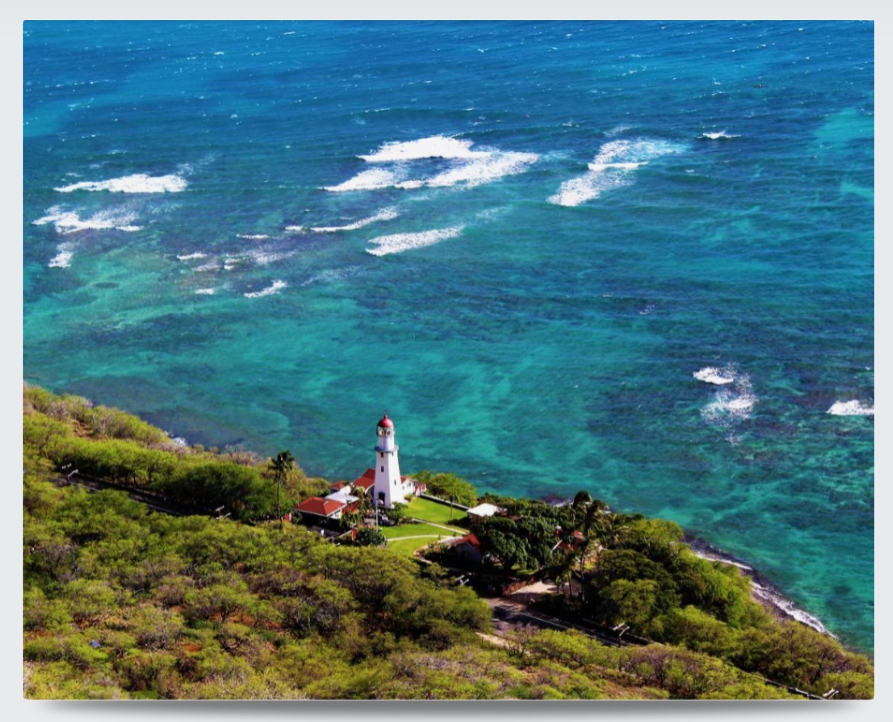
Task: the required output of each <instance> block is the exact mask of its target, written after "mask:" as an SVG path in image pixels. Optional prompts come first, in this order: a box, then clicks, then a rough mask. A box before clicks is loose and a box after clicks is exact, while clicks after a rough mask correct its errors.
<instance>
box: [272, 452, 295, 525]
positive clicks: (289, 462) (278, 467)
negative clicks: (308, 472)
mask: <svg viewBox="0 0 893 722" xmlns="http://www.w3.org/2000/svg"><path fill="white" fill-rule="evenodd" d="M294 466H295V457H294V456H292V455H291V452H290V451H288V449H286V450H285V451H280V452H279V453H278V454H276V456H274V457H273V458H272V459H270V463H269V465H268V468H269V469H270V470H271V471H272V472H273V473H274V474H275V475H276V516H277V517H278V518H279V531H282V509H281V507H280V503H279V496H280V494H281V490H282V480H283V479H284V478H285V477H286V476H288V472H289V471H290V470H291V469H293V468H294Z"/></svg>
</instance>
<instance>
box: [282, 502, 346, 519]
mask: <svg viewBox="0 0 893 722" xmlns="http://www.w3.org/2000/svg"><path fill="white" fill-rule="evenodd" d="M346 506H347V505H346V504H345V503H344V502H343V501H340V500H336V499H328V498H326V499H323V498H322V497H319V496H311V497H310V498H309V499H305V500H304V501H302V502H301V503H300V504H297V505H296V506H295V511H298V512H300V513H301V515H302V516H306V517H316V518H315V519H313V521H319V520H321V519H322V520H336V521H337V520H338V519H340V518H341V515H342V514H343V513H344V508H345V507H346ZM308 521H309V519H308Z"/></svg>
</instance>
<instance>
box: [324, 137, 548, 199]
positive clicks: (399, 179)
mask: <svg viewBox="0 0 893 722" xmlns="http://www.w3.org/2000/svg"><path fill="white" fill-rule="evenodd" d="M472 145H474V144H473V142H472V141H470V140H459V139H456V138H448V137H446V136H442V135H437V136H432V137H430V138H422V139H420V140H412V141H406V142H399V143H385V144H384V145H383V146H382V147H381V148H379V150H378V151H376V152H375V153H373V154H371V155H361V156H359V157H360V158H362V159H363V160H365V161H366V162H367V163H373V164H376V165H377V166H378V167H375V168H371V169H367V170H364V171H361V172H360V173H359V174H357V175H356V176H354V177H353V178H351V179H350V180H347V181H345V182H344V183H341V184H339V185H335V186H326V187H325V188H324V190H327V191H332V192H338V193H343V192H345V191H356V190H380V189H383V188H399V189H401V190H413V189H416V188H424V187H430V188H444V187H449V186H454V185H459V184H462V185H465V186H467V187H473V186H477V185H481V184H483V183H490V182H492V181H495V180H499V179H500V178H502V177H504V176H507V175H514V174H517V173H523V172H524V171H526V170H527V168H528V167H529V166H530V165H532V164H533V163H535V162H536V161H537V160H539V157H540V156H539V155H538V154H536V153H517V152H511V151H503V150H499V149H495V148H487V149H479V150H472V149H471V146H472ZM432 159H440V160H443V161H444V162H445V164H446V166H447V167H446V169H445V170H440V171H439V172H437V173H435V174H433V175H429V174H428V173H430V168H431V166H430V163H424V161H430V160H432ZM418 161H423V163H422V165H421V166H420V165H419V164H418ZM381 166H384V167H381ZM420 169H421V170H422V171H428V173H423V172H419V171H420Z"/></svg>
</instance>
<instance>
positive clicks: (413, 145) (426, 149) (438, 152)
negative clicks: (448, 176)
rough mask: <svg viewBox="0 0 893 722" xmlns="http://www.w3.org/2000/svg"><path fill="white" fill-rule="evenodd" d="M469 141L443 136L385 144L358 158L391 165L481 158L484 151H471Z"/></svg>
mask: <svg viewBox="0 0 893 722" xmlns="http://www.w3.org/2000/svg"><path fill="white" fill-rule="evenodd" d="M472 145H474V143H473V141H470V140H459V139H458V138H450V137H448V136H445V135H433V136H431V137H430V138H420V139H418V140H410V141H405V142H393V143H385V144H384V145H382V146H381V147H380V148H379V149H378V150H377V151H375V152H374V153H372V154H371V155H361V156H359V157H360V158H362V159H363V160H364V161H366V162H367V163H393V162H395V161H407V160H422V159H424V158H461V159H471V158H482V157H485V156H486V155H488V153H487V152H486V151H474V150H471V146H472Z"/></svg>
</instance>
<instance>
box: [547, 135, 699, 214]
mask: <svg viewBox="0 0 893 722" xmlns="http://www.w3.org/2000/svg"><path fill="white" fill-rule="evenodd" d="M684 150H685V147H684V146H682V145H680V144H678V143H672V142H670V141H666V140H654V139H650V138H637V139H635V140H612V141H609V142H607V143H605V144H604V145H603V146H602V147H601V148H600V149H599V152H598V154H597V155H596V156H595V158H593V160H592V162H591V163H590V164H589V165H588V168H589V171H588V172H587V173H585V174H584V175H582V176H578V177H577V178H573V179H571V180H569V181H565V182H564V183H562V184H561V186H560V187H559V189H558V192H557V193H555V194H554V195H552V196H550V197H549V199H548V201H549V203H554V204H556V205H560V206H578V205H580V204H581V203H585V202H586V201H588V200H592V199H593V198H598V196H600V195H601V194H602V193H603V192H605V191H607V190H612V189H614V188H619V187H621V186H625V185H629V184H630V183H632V182H633V179H632V175H633V173H634V172H635V171H636V170H637V169H638V168H640V167H641V166H643V165H647V164H648V163H649V162H650V161H652V160H654V159H655V158H660V157H661V156H664V155H668V154H670V153H681V152H682V151H684Z"/></svg>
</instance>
